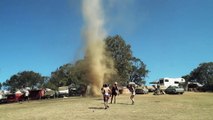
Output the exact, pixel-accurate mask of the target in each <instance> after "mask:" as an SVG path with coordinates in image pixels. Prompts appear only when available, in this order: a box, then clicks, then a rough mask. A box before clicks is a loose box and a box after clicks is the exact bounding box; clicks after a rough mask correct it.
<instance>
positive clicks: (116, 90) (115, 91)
mask: <svg viewBox="0 0 213 120" xmlns="http://www.w3.org/2000/svg"><path fill="white" fill-rule="evenodd" d="M117 84H118V83H117V82H115V83H114V85H113V86H112V95H111V102H110V103H111V104H112V101H113V99H114V103H116V96H117V95H118V94H119V91H118V86H117Z"/></svg>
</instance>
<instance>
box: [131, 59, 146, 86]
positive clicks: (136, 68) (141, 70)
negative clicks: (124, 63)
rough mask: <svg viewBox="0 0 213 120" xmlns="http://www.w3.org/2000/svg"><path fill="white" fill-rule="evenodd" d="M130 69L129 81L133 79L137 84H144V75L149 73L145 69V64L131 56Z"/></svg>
mask: <svg viewBox="0 0 213 120" xmlns="http://www.w3.org/2000/svg"><path fill="white" fill-rule="evenodd" d="M131 63H132V69H131V71H130V81H133V82H135V83H137V84H145V83H146V81H145V77H146V76H147V74H148V73H149V71H148V70H147V69H146V65H145V64H144V63H143V61H141V60H140V59H139V58H136V57H132V60H131Z"/></svg>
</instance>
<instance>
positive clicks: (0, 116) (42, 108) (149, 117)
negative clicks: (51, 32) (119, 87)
mask: <svg viewBox="0 0 213 120" xmlns="http://www.w3.org/2000/svg"><path fill="white" fill-rule="evenodd" d="M101 98H102V97H96V98H92V97H86V98H85V97H70V98H65V99H50V100H39V101H30V102H29V103H28V102H23V103H22V104H20V103H12V104H1V105H0V120H101V119H102V120H166V119H170V120H212V119H213V100H212V99H213V93H189V92H188V93H184V94H183V95H159V96H154V95H152V94H151V93H150V94H148V95H136V97H135V101H136V103H135V105H131V104H130V103H131V101H130V99H129V95H120V96H118V97H117V104H110V108H109V109H107V110H105V109H103V102H102V100H101Z"/></svg>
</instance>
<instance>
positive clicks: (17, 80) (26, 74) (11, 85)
mask: <svg viewBox="0 0 213 120" xmlns="http://www.w3.org/2000/svg"><path fill="white" fill-rule="evenodd" d="M43 83H44V79H43V77H42V76H41V75H40V74H39V73H36V72H33V71H23V72H19V73H17V74H15V75H13V76H12V77H10V79H9V80H6V82H4V83H3V85H4V86H5V87H6V88H8V89H10V90H12V91H14V90H16V89H20V88H22V87H23V86H24V85H25V86H27V87H31V88H32V89H33V88H37V87H38V88H39V87H41V86H42V85H43Z"/></svg>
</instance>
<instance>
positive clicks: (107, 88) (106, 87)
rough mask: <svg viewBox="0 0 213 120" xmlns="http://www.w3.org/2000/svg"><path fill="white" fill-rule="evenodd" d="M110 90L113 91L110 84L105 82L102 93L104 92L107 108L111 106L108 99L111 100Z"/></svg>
mask: <svg viewBox="0 0 213 120" xmlns="http://www.w3.org/2000/svg"><path fill="white" fill-rule="evenodd" d="M110 92H111V90H110V88H109V86H108V85H107V84H104V85H103V88H102V94H103V100H104V107H105V109H107V108H109V105H108V100H109V96H110Z"/></svg>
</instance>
